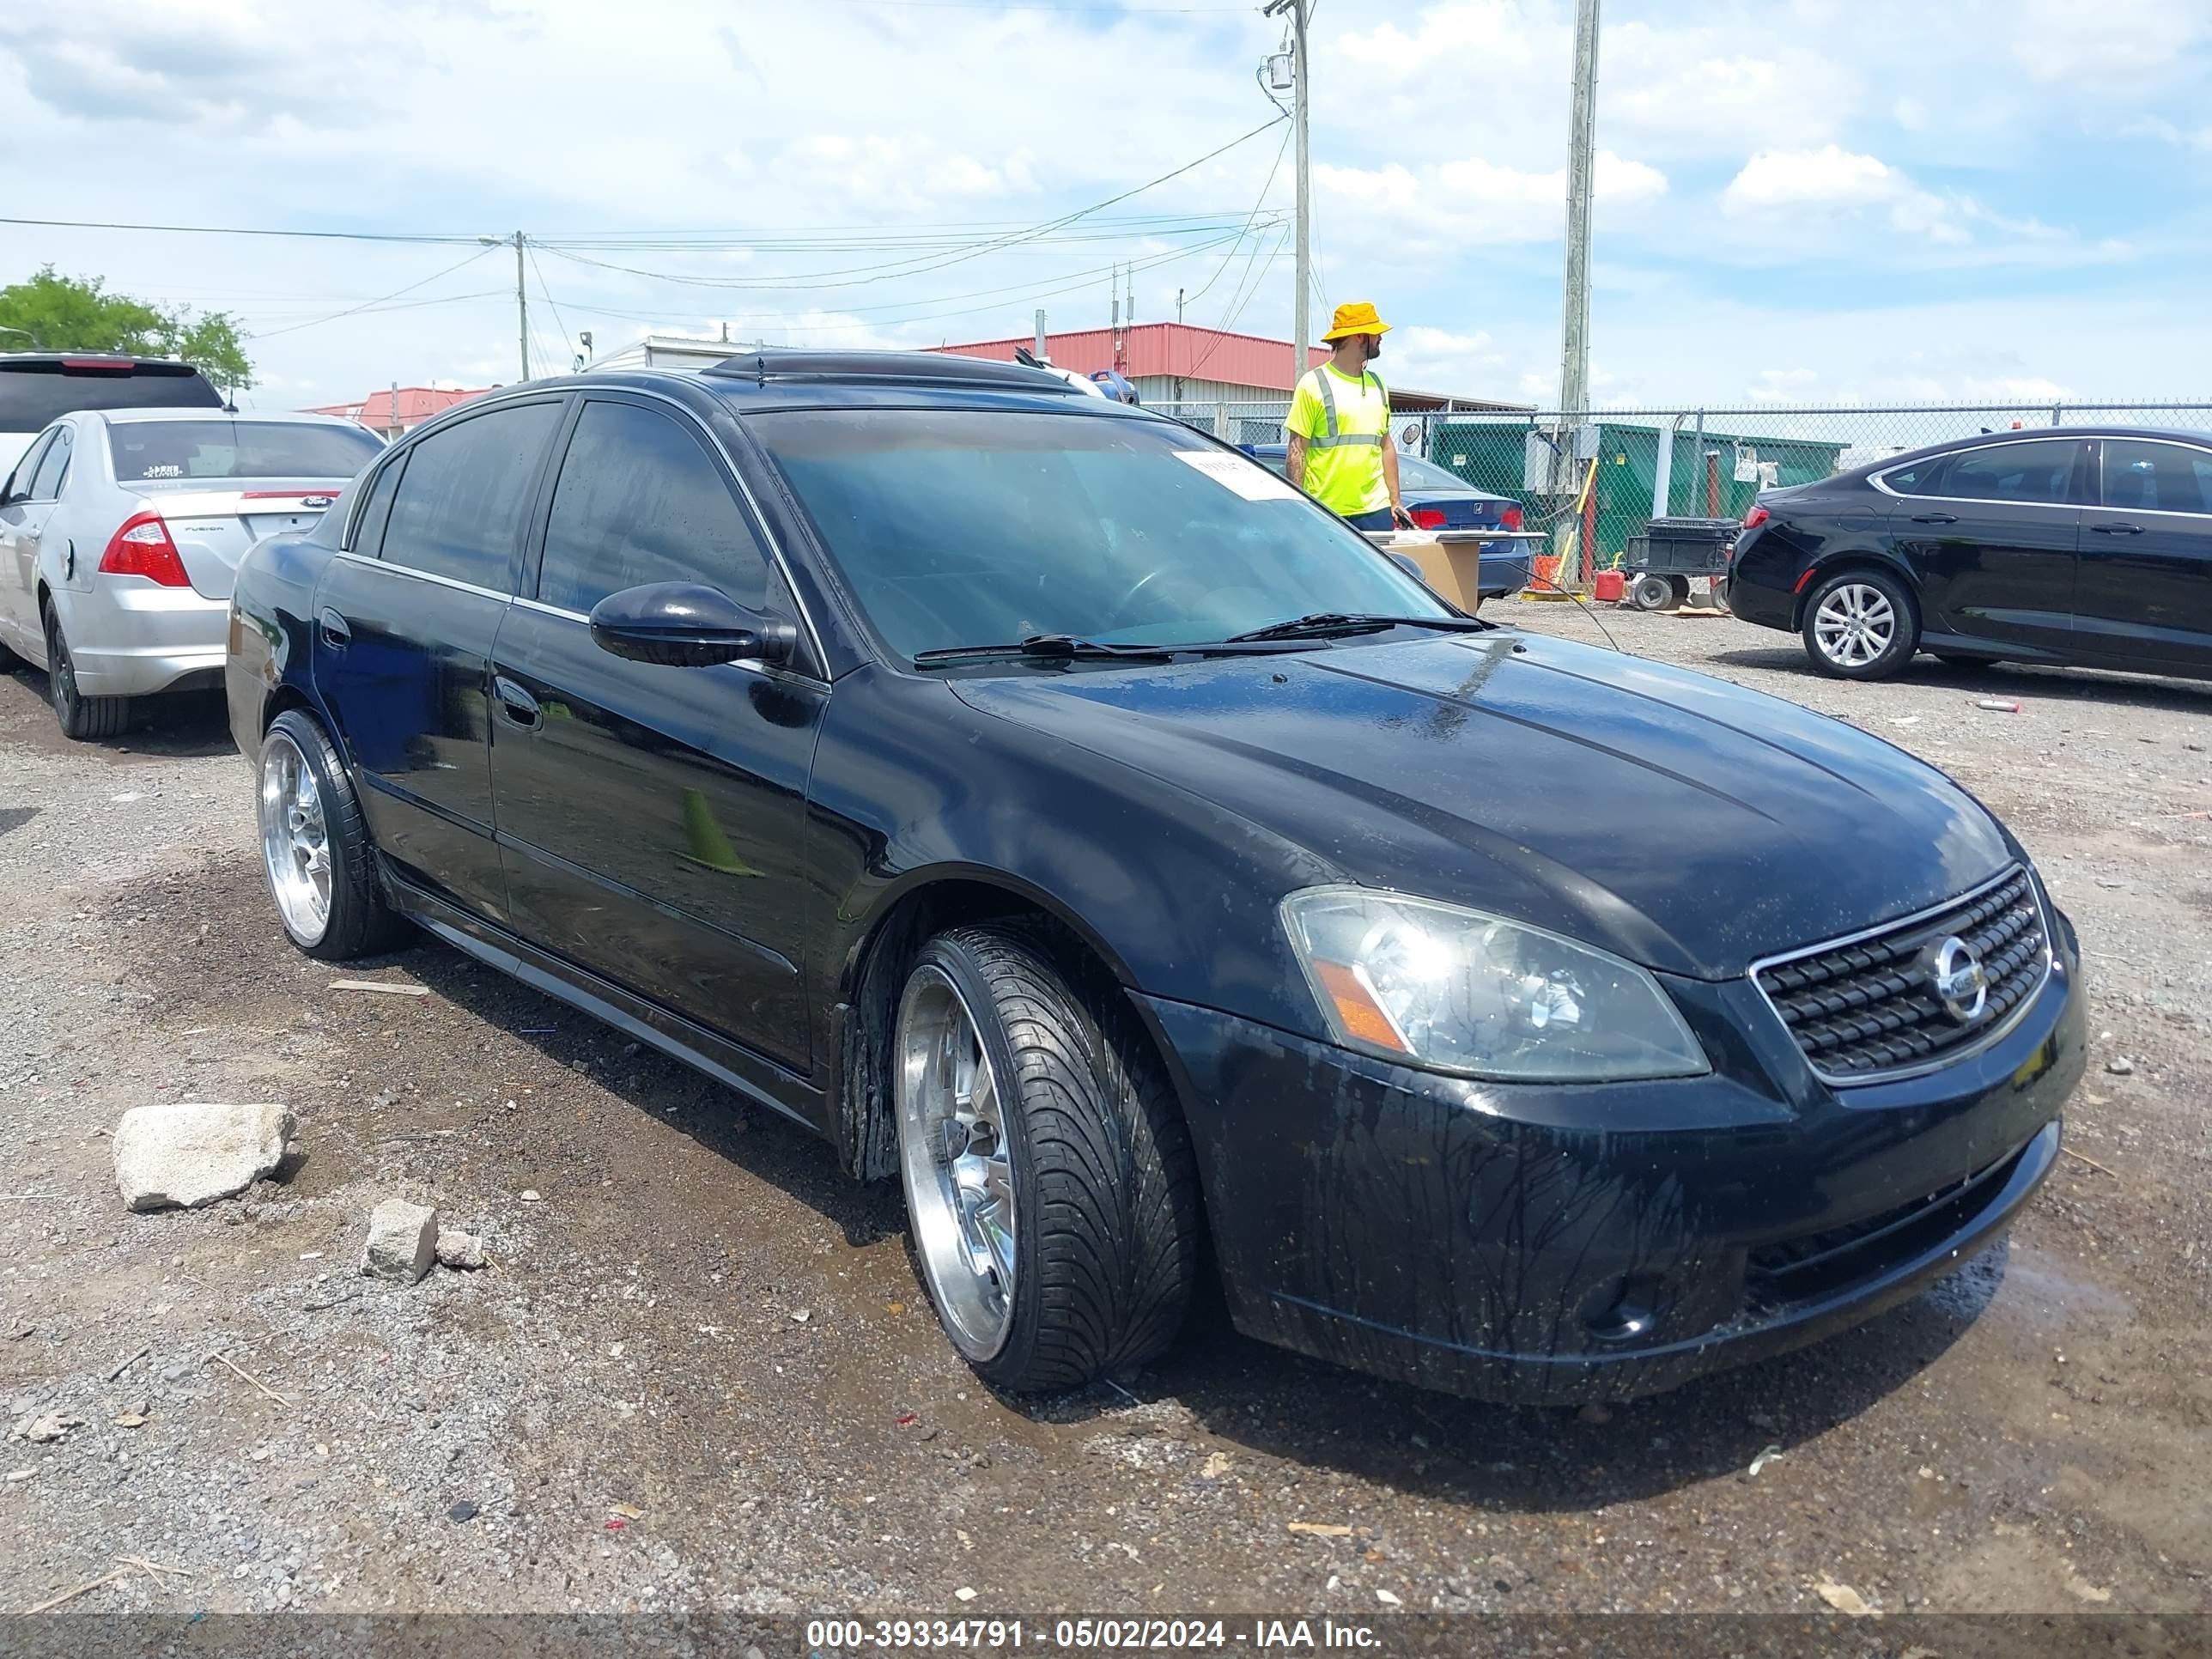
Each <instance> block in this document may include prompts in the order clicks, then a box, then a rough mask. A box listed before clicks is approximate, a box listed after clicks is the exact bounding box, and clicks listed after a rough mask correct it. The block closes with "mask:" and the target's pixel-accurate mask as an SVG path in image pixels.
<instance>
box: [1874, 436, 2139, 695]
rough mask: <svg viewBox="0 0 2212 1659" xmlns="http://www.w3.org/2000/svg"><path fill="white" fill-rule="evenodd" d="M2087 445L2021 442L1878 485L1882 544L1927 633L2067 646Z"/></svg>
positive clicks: (2089, 455) (1978, 450)
mask: <svg viewBox="0 0 2212 1659" xmlns="http://www.w3.org/2000/svg"><path fill="white" fill-rule="evenodd" d="M2094 459H2095V445H2094V443H2093V441H2087V440H2083V439H2079V438H2031V439H2025V440H2015V441H2008V442H2004V443H1996V444H1985V445H1981V446H1978V447H1975V448H1972V449H1963V450H1959V451H1956V452H1954V453H1952V454H1951V455H1949V456H1948V457H1944V458H1939V459H1938V460H1937V461H1936V462H1935V463H1934V464H1931V463H1930V462H1928V461H1921V462H1917V463H1914V464H1913V465H1911V466H1910V467H1904V468H1899V469H1894V470H1893V471H1890V472H1887V473H1883V474H1881V475H1880V482H1881V485H1882V487H1883V488H1884V489H1886V490H1887V491H1888V492H1889V493H1891V494H1892V495H1897V496H1898V497H1899V502H1898V505H1897V507H1895V508H1893V510H1892V512H1891V513H1890V515H1889V534H1890V538H1891V541H1892V544H1893V545H1894V546H1895V548H1896V549H1897V550H1898V551H1899V552H1900V553H1901V554H1903V555H1904V556H1905V559H1906V561H1907V562H1908V563H1910V564H1911V567H1912V569H1913V571H1914V574H1916V575H1917V577H1918V578H1919V585H1920V593H1921V603H1922V605H1923V611H1924V613H1925V614H1924V615H1923V617H1922V619H1921V620H1922V622H1923V625H1924V626H1925V628H1926V629H1928V630H1929V632H1942V633H1947V634H1954V635H1962V636H1964V637H1966V638H1968V639H1975V640H1989V641H1999V642H2011V643H2015V644H2019V645H2023V646H2027V647H2032V648H2033V649H2034V650H2037V651H2043V652H2049V653H2054V654H2057V653H2065V652H2068V651H2069V650H2070V649H2071V648H2072V639H2073V630H2074V564H2075V557H2076V556H2077V550H2078V548H2079V545H2080V542H2081V518H2082V507H2083V504H2084V503H2085V502H2086V501H2087V499H2088V496H2087V490H2088V489H2089V487H2090V485H2089V479H2090V477H2091V476H2092V473H2093V466H2094Z"/></svg>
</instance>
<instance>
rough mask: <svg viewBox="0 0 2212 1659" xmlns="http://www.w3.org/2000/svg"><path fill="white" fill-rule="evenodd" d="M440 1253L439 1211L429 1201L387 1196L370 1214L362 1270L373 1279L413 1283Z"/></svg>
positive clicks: (362, 1254) (362, 1257)
mask: <svg viewBox="0 0 2212 1659" xmlns="http://www.w3.org/2000/svg"><path fill="white" fill-rule="evenodd" d="M437 1257H438V1212H436V1211H435V1210H434V1209H432V1208H431V1207H430V1206H428V1205H427V1204H410V1203H409V1202H408V1201H407V1200H405V1199H404V1198H387V1199H386V1200H384V1202H383V1203H381V1204H380V1205H378V1206H376V1208H375V1210H374V1212H373V1213H371V1215H370V1216H369V1218H368V1246H367V1247H366V1248H365V1249H363V1250H362V1253H361V1270H362V1272H363V1273H367V1274H368V1276H369V1277H370V1278H371V1279H398V1281H399V1282H400V1283H401V1284H403V1285H412V1284H414V1283H415V1282H416V1280H417V1279H421V1278H422V1275H423V1274H424V1273H428V1272H429V1271H430V1264H431V1263H432V1262H433V1261H436V1260H437Z"/></svg>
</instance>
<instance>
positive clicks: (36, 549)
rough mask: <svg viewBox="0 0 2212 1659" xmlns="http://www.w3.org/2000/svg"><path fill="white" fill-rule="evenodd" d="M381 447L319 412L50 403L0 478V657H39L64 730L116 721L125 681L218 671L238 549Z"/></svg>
mask: <svg viewBox="0 0 2212 1659" xmlns="http://www.w3.org/2000/svg"><path fill="white" fill-rule="evenodd" d="M382 447H383V444H382V442H381V441H380V440H379V439H378V438H377V437H376V436H375V435H374V434H373V433H371V432H369V431H368V430H367V429H366V428H362V427H359V426H356V425H355V424H354V423H353V422H349V421H342V420H337V419H334V418H332V417H331V416H326V415H277V414H269V415H261V414H255V415H235V414H231V413H228V412H226V411H221V410H203V409H189V410H187V409H116V410H105V411H94V410H82V411H79V412H77V413H76V414H71V415H64V416H61V418H60V419H58V420H57V421H55V422H53V423H52V425H50V426H48V427H47V428H46V430H45V431H44V432H42V433H40V435H39V436H38V437H37V438H36V439H35V440H34V441H33V442H32V445H31V447H30V448H28V449H27V450H26V451H24V453H23V456H22V459H21V460H19V461H18V462H17V463H16V464H15V470H14V471H12V472H11V473H9V477H8V480H7V483H6V485H5V487H4V488H0V659H5V657H6V656H7V654H8V653H9V652H13V653H15V655H17V656H19V657H21V658H23V659H26V660H27V661H28V662H30V663H31V664H32V665H33V666H35V667H40V668H44V669H46V671H47V678H48V684H49V686H50V687H51V690H52V699H53V705H54V714H55V716H56V717H57V718H58V720H60V721H61V724H62V730H63V731H64V732H67V733H68V734H69V735H70V737H72V738H108V737H113V736H114V735H116V733H118V732H121V731H122V730H123V729H124V726H125V724H126V723H127V721H128V720H129V718H130V714H131V698H133V697H142V696H153V695H155V694H158V693H161V692H167V691H184V690H200V689H203V688H207V689H212V688H214V687H216V686H219V685H220V684H222V663H223V649H224V646H225V644H226V641H227V635H228V627H229V612H230V587H231V579H232V573H233V572H234V570H235V569H236V568H237V567H238V562H239V560H240V558H241V557H243V556H244V555H245V553H246V549H247V548H249V547H251V546H252V545H253V544H254V543H255V542H257V541H259V540H260V539H261V538H263V537H264V536H270V535H274V534H276V533H277V532H280V531H282V532H298V531H301V530H305V529H307V528H308V527H309V526H312V525H313V523H314V521H315V520H317V519H318V518H319V517H321V515H322V513H323V511H324V509H325V508H326V507H329V506H330V504H331V501H333V500H334V499H336V497H337V494H338V492H339V491H340V490H341V489H343V488H344V487H345V484H346V483H347V481H348V480H349V479H350V478H352V477H353V476H354V475H355V474H356V473H357V472H359V471H361V470H362V467H364V466H366V465H368V462H369V461H370V460H372V459H374V457H375V456H376V454H377V453H378V452H379V451H380V450H381V449H382Z"/></svg>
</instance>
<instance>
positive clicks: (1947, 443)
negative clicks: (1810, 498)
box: [1824, 424, 2212, 482]
mask: <svg viewBox="0 0 2212 1659" xmlns="http://www.w3.org/2000/svg"><path fill="white" fill-rule="evenodd" d="M2046 438H2057V439H2063V440H2067V441H2074V442H2079V441H2082V440H2084V439H2091V438H2097V439H2102V438H2155V439H2160V440H2163V441H2166V442H2169V443H2183V444H2195V445H2196V446H2197V447H2199V448H2205V447H2212V432H2185V431H2183V430H2182V429H2181V428H2179V427H2158V426H2109V425H2096V426H2090V425H2086V424H2084V425H2080V426H2029V427H2022V428H2020V429H2019V430H2018V431H2004V432H1981V433H1977V434H1975V435H1973V436H1972V437H1971V438H1946V439H1945V440H1944V441H1942V442H1941V443H1936V444H1923V445H1922V446H1921V447H1919V448H1917V449H1900V450H1899V451H1898V453H1896V454H1894V455H1884V456H1881V457H1880V458H1879V459H1875V460H1871V461H1862V462H1861V463H1860V464H1859V465H1857V466H1855V467H1853V468H1851V469H1850V471H1848V472H1840V473H1838V474H1837V475H1836V476H1837V477H1843V478H1857V477H1866V476H1868V475H1869V474H1872V473H1875V472H1887V471H1889V470H1890V469H1891V468H1892V467H1896V466H1910V465H1912V463H1913V462H1915V461H1924V460H1927V459H1929V458H1931V457H1933V456H1936V455H1948V454H1951V453H1954V452H1956V451H1958V450H1961V449H1985V448H1987V447H1990V445H1992V444H2008V443H2033V442H2037V441H2040V440H2043V439H2046ZM1824 482H1825V481H1824Z"/></svg>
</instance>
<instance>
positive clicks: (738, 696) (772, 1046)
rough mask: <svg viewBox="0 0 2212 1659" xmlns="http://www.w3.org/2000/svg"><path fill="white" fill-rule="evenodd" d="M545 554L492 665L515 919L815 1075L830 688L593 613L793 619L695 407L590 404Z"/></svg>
mask: <svg viewBox="0 0 2212 1659" xmlns="http://www.w3.org/2000/svg"><path fill="white" fill-rule="evenodd" d="M537 563H538V569H537V572H536V580H535V586H534V597H529V598H526V599H522V600H519V601H518V602H517V603H516V605H515V607H514V610H513V614H512V615H510V616H509V617H508V618H507V622H506V624H505V626H504V627H502V628H501V630H500V635H499V641H498V647H497V650H496V653H495V658H496V660H495V665H494V666H495V680H494V704H495V709H494V714H493V720H494V729H493V738H492V748H491V756H492V782H493V786H494V791H495V797H496V803H497V808H498V818H499V839H500V844H501V848H502V850H503V852H504V854H505V858H506V867H507V892H508V895H509V906H510V910H511V913H512V915H513V925H514V927H515V928H516V929H517V931H519V932H520V933H524V934H525V935H526V936H527V937H529V938H530V939H533V940H535V941H537V942H538V943H539V944H541V945H545V946H546V947H548V948H549V949H551V950H553V951H557V952H559V953H560V954H561V955H562V956H564V957H568V958H569V959H570V960H571V961H574V962H578V963H583V964H584V965H586V966H587V967H590V968H592V969H595V970H597V971H598V972H599V973H601V974H604V975H606V976H607V977H609V978H610V979H612V980H615V981H617V982H619V983H621V984H623V985H625V986H627V987H629V988H630V989H632V990H633V991H635V992H636V993H638V994H641V995H642V996H645V997H647V998H649V999H651V1000H653V1001H655V1002H658V1003H659V1004H661V1005H662V1006H665V1007H668V1008H671V1009H673V1010H675V1011H677V1012H679V1013H682V1014H684V1015H687V1016H689V1017H690V1018H692V1019H694V1020H696V1021H698V1022H700V1023H702V1024H705V1025H708V1026H709V1027H711V1028H713V1029H714V1030H719V1031H721V1032H724V1033H726V1034H727V1035H729V1036H732V1037H735V1038H736V1039H737V1040H738V1041H739V1042H743V1043H744V1044H745V1045H746V1046H747V1047H749V1048H752V1049H754V1050H756V1051H757V1052H758V1053H760V1054H765V1055H767V1056H769V1058H771V1059H773V1060H777V1061H780V1062H781V1063H782V1064H783V1065H785V1066H787V1067H789V1068H791V1069H793V1070H795V1071H799V1072H802V1073H803V1072H805V1071H807V1070H808V1069H809V1068H810V1061H811V1054H810V1042H809V1032H808V1026H807V1014H806V1006H805V998H804V997H803V996H802V994H801V992H802V989H803V986H802V981H801V977H800V963H801V962H802V961H803V959H804V957H803V950H804V945H805V917H806V898H807V895H806V887H805V871H804V866H803V863H802V860H801V846H802V841H803V837H804V835H805V799H806V781H807V775H808V771H809V769H810V768H811V765H812V763H813V755H814V740H815V736H816V733H817V730H818V729H819V724H820V716H821V713H822V709H823V706H824V704H825V703H826V702H827V700H828V696H829V687H828V686H827V685H826V684H823V682H822V681H821V680H820V679H819V678H817V677H816V676H815V675H814V674H813V673H812V672H811V671H807V670H806V669H805V668H804V667H803V666H799V667H795V668H794V669H793V670H786V669H781V668H767V667H763V666H762V665H759V664H753V663H727V664H722V665H717V666H714V667H696V668H670V667H660V666H656V665H651V664H647V663H637V662H629V661H625V660H624V659H622V658H619V657H617V656H615V655H613V654H612V653H609V652H607V651H605V650H602V649H601V648H600V647H599V646H598V645H597V644H595V643H594V642H593V641H592V630H591V624H590V623H589V621H588V617H589V614H590V611H591V609H592V606H593V605H596V604H598V603H599V600H600V599H604V598H605V596H606V595H607V594H609V593H611V592H617V591H619V590H620V589H623V588H625V587H631V586H638V585H640V584H642V583H647V582H661V581H690V582H703V583H706V584H708V585H709V586H714V587H717V588H720V590H721V591H722V592H725V593H726V594H727V595H729V597H730V598H732V599H735V600H737V601H738V603H739V604H740V605H749V606H750V607H752V608H754V609H756V610H769V611H775V612H777V613H779V614H780V615H782V616H785V617H796V616H797V614H798V611H797V606H796V605H795V604H794V602H793V599H792V598H791V596H790V594H789V592H788V591H787V589H786V588H785V586H784V585H783V581H782V579H781V575H780V574H778V573H777V572H776V571H775V568H773V566H772V564H771V562H770V560H769V555H768V551H767V548H766V545H765V544H764V543H763V539H762V537H761V535H760V533H759V531H758V528H757V525H756V523H755V521H754V519H753V516H752V513H751V512H750V507H749V506H748V505H747V504H746V503H745V502H744V501H743V500H742V498H741V496H740V495H739V493H738V490H737V489H735V488H734V481H733V479H732V477H731V476H730V475H729V473H728V471H727V470H726V465H725V462H724V460H723V459H722V458H721V457H720V454H719V453H716V451H715V449H714V446H713V444H712V443H711V441H709V440H708V438H707V436H706V435H705V434H704V433H703V432H702V430H701V429H700V428H699V427H698V426H697V425H696V423H695V422H693V421H692V419H691V417H690V416H689V415H688V414H686V413H684V412H683V411H681V410H678V409H676V408H675V407H673V406H672V405H669V404H662V403H660V402H659V401H658V400H654V399H645V398H624V397H622V396H620V395H615V394H594V395H592V396H591V397H589V398H586V400H585V401H584V403H583V405H582V408H581V409H580V411H579V413H578V415H577V417H576V421H575V425H574V432H573V434H572V435H571V436H570V437H569V439H568V444H567V447H566V453H564V455H563V456H562V460H561V463H560V466H559V470H558V473H557V476H556V480H555V483H554V484H553V486H552V490H551V501H550V507H549V508H548V511H547V517H546V522H545V529H544V543H543V552H542V555H541V556H540V558H539V559H538V562H537ZM526 592H532V590H530V589H527V588H526Z"/></svg>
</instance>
